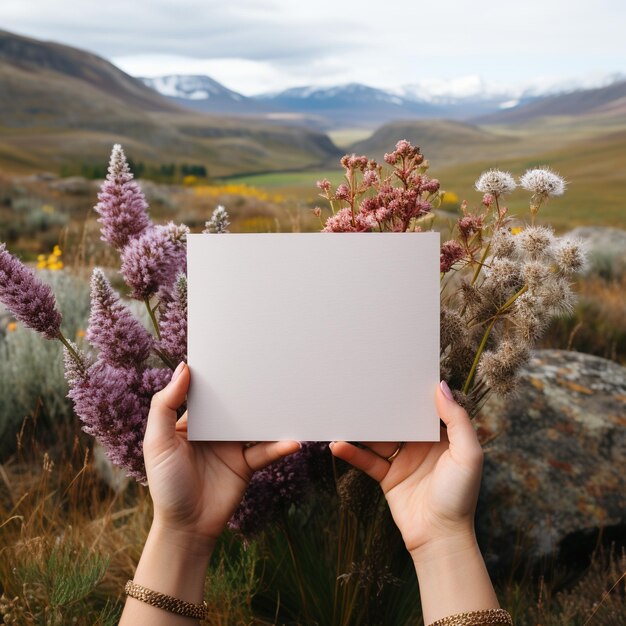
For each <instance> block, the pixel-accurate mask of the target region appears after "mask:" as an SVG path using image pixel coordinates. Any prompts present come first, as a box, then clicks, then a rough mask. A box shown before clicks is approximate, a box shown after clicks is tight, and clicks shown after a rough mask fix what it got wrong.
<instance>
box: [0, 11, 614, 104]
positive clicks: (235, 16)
mask: <svg viewBox="0 0 626 626" xmlns="http://www.w3.org/2000/svg"><path fill="white" fill-rule="evenodd" d="M625 28H626V2H624V1H623V0H593V1H589V0H520V1H518V2H507V0H473V1H472V2H470V1H469V0H430V2H421V1H420V0H396V1H394V0H386V1H383V2H371V3H368V2H365V1H364V0H358V1H357V0H311V1H309V2H302V1H301V0H230V1H228V0H225V1H222V2H216V1H215V0H106V1H102V0H97V1H96V0H0V29H5V30H9V31H13V32H16V33H19V34H24V35H30V36H33V37H36V38H39V39H45V40H52V41H58V42H62V43H66V44H68V45H72V46H76V47H79V48H84V49H87V50H90V51H92V52H95V53H97V54H100V55H102V56H104V57H105V58H107V59H109V60H111V61H113V62H114V63H115V64H116V65H118V66H119V67H121V68H122V69H124V70H125V71H127V72H129V73H130V74H133V75H144V76H158V75H163V74H171V73H175V74H207V75H209V76H212V77H213V78H215V79H216V80H218V81H220V82H222V83H223V84H225V85H226V86H227V87H230V88H231V89H235V90H237V91H240V92H242V93H244V94H247V95H250V94H254V93H259V92H263V91H270V90H277V89H283V88H286V87H293V86H300V85H310V84H315V85H334V84H342V83H347V82H362V83H365V84H368V85H371V86H374V87H383V88H389V87H395V86H399V85H405V84H409V83H415V82H418V81H420V80H425V79H430V80H441V79H443V80H449V79H459V78H461V77H467V76H470V75H472V76H481V77H483V78H484V79H486V80H488V81H490V82H494V81H497V82H501V83H505V84H520V83H530V82H534V81H542V80H543V81H558V80H564V79H572V78H578V77H589V76H593V75H599V74H607V73H614V72H619V73H623V72H625V71H626V36H625V35H624V29H625Z"/></svg>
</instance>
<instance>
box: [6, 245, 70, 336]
mask: <svg viewBox="0 0 626 626" xmlns="http://www.w3.org/2000/svg"><path fill="white" fill-rule="evenodd" d="M0 302H2V304H4V305H5V306H6V307H7V309H9V311H11V313H12V314H13V315H14V316H15V317H16V318H17V319H18V320H19V321H20V322H22V323H23V324H24V325H25V326H28V327H29V328H32V329H33V330H36V331H37V332H38V333H41V334H42V335H43V336H44V337H45V338H46V339H57V338H59V336H60V333H61V314H60V313H59V311H58V310H57V308H56V298H55V297H54V293H53V292H52V289H51V288H50V287H49V286H48V285H46V284H45V283H42V282H41V281H40V280H39V279H38V278H37V277H36V276H35V272H34V271H33V270H31V269H29V268H27V267H26V266H25V265H24V264H23V263H22V262H21V261H20V260H19V259H18V258H17V257H15V256H13V255H12V254H10V253H9V252H8V251H7V249H6V246H5V245H4V244H0Z"/></svg>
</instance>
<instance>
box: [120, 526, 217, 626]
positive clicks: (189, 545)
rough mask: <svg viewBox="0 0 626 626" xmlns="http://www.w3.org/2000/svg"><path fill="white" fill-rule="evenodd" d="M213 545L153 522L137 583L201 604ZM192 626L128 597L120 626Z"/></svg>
mask: <svg viewBox="0 0 626 626" xmlns="http://www.w3.org/2000/svg"><path fill="white" fill-rule="evenodd" d="M212 550H213V544H212V543H211V542H210V541H208V540H203V539H201V538H198V537H195V536H190V535H189V534H185V533H176V532H171V531H166V529H164V528H162V527H161V526H160V525H159V524H158V523H153V525H152V528H151V529H150V533H149V534H148V538H147V540H146V544H145V546H144V549H143V552H142V554H141V558H140V560H139V564H138V565H137V570H136V571H135V576H134V578H133V580H134V582H135V583H137V584H139V585H142V586H143V587H147V588H148V589H151V590H153V591H158V592H160V593H163V594H166V595H168V596H172V597H174V598H179V599H181V600H185V601H186V602H191V603H192V604H200V603H201V602H202V598H203V592H204V581H205V577H206V570H207V567H208V565H209V560H210V558H211V552H212ZM141 623H143V624H150V625H151V626H179V625H180V626H192V625H193V624H194V623H196V624H197V623H198V622H197V621H194V620H193V619H192V618H189V617H182V616H180V615H176V614H175V613H171V612H169V611H166V610H164V609H160V608H157V607H154V606H151V605H149V604H147V603H145V602H141V601H139V600H136V599H134V598H130V597H129V598H127V600H126V605H125V607H124V612H123V614H122V619H121V620H120V626H135V625H136V624H141Z"/></svg>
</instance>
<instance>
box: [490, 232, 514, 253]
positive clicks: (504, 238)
mask: <svg viewBox="0 0 626 626" xmlns="http://www.w3.org/2000/svg"><path fill="white" fill-rule="evenodd" d="M491 251H492V252H493V256H494V257H504V258H508V257H512V256H513V254H514V253H515V240H514V238H513V235H512V234H511V231H510V230H509V229H508V228H499V229H498V230H497V231H496V232H495V233H494V234H493V237H492V238H491Z"/></svg>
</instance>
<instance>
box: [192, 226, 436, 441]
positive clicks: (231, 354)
mask: <svg viewBox="0 0 626 626" xmlns="http://www.w3.org/2000/svg"><path fill="white" fill-rule="evenodd" d="M187 258H188V268H187V271H188V316H189V320H188V321H189V325H188V344H189V349H188V356H189V366H190V368H191V373H192V381H191V387H190V391H189V396H188V410H189V423H188V436H189V439H191V440H214V441H229V440H232V441H269V440H278V439H297V440H300V441H331V440H348V441H438V440H439V418H438V417H437V414H436V412H435V406H434V394H435V389H436V385H437V384H438V381H439V234H438V233H294V234H286V233H285V234H278V233H277V234H270V233H268V234H230V233H228V234H211V235H206V234H204V235H189V236H188V239H187Z"/></svg>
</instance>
